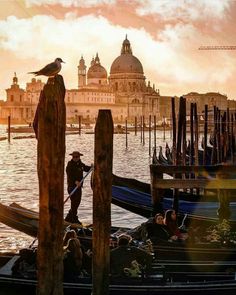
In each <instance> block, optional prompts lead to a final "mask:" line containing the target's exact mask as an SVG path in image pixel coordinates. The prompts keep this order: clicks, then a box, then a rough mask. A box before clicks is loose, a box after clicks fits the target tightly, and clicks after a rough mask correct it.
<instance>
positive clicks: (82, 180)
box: [64, 166, 93, 204]
mask: <svg viewBox="0 0 236 295" xmlns="http://www.w3.org/2000/svg"><path fill="white" fill-rule="evenodd" d="M92 170H93V166H92V167H91V168H90V170H89V171H88V172H87V173H86V174H85V175H84V177H83V178H82V179H81V181H80V185H79V186H76V187H75V188H74V189H73V191H72V192H71V193H70V194H69V196H68V197H67V198H66V199H65V201H64V204H65V203H66V202H67V201H68V200H69V198H70V197H71V196H72V195H73V194H74V192H75V191H76V190H77V189H78V188H79V187H80V186H81V185H82V183H83V182H84V180H85V178H86V177H87V176H88V175H89V173H90V172H91V171H92Z"/></svg>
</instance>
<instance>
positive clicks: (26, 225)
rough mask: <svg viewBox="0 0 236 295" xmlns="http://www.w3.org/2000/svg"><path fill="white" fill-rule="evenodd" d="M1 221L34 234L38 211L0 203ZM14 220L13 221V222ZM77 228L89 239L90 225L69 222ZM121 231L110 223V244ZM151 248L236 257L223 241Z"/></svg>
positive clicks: (171, 253) (183, 257)
mask: <svg viewBox="0 0 236 295" xmlns="http://www.w3.org/2000/svg"><path fill="white" fill-rule="evenodd" d="M0 213H1V214H0V221H1V222H3V223H4V224H6V225H8V226H11V227H13V228H15V229H17V230H19V231H22V232H24V233H26V234H28V235H30V236H33V237H36V236H37V232H38V218H39V215H38V213H36V212H34V211H31V210H27V209H25V208H22V207H20V206H18V205H17V204H12V205H11V206H5V205H2V204H0ZM13 221H14V222H13ZM64 226H65V228H66V227H68V226H70V224H69V223H68V222H65V223H64ZM72 226H73V227H74V228H77V232H78V235H79V237H80V239H81V241H82V243H84V244H86V246H88V245H91V242H92V225H84V226H82V227H81V226H80V225H76V224H73V225H72ZM122 232H126V233H127V232H130V229H129V228H120V227H112V229H111V241H112V245H113V246H115V245H116V239H117V237H118V236H119V235H120V234H121V233H122ZM134 243H138V245H140V246H141V247H145V244H144V243H143V242H142V241H138V240H134ZM153 250H154V252H155V254H156V257H157V259H158V260H164V261H167V260H170V259H171V260H179V261H197V260H202V261H204V260H212V261H234V260H236V249H235V244H234V243H231V245H227V244H226V243H224V241H222V242H217V243H216V242H214V243H212V242H207V241H199V242H197V243H195V244H193V243H191V244H190V243H185V244H184V243H170V242H165V243H158V244H157V245H153Z"/></svg>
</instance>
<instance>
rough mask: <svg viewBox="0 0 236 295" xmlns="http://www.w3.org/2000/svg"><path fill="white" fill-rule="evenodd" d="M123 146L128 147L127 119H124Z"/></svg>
mask: <svg viewBox="0 0 236 295" xmlns="http://www.w3.org/2000/svg"><path fill="white" fill-rule="evenodd" d="M125 147H126V149H127V148H128V123H127V119H126V120H125Z"/></svg>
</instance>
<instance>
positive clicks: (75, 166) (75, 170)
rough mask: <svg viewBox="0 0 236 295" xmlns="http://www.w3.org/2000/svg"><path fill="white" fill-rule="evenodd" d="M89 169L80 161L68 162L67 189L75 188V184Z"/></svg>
mask: <svg viewBox="0 0 236 295" xmlns="http://www.w3.org/2000/svg"><path fill="white" fill-rule="evenodd" d="M90 168H91V167H90V166H87V165H85V164H84V163H83V162H82V161H81V160H79V161H78V162H75V161H73V160H70V161H69V162H68V163H67V166H66V174H67V185H68V188H74V187H75V186H76V184H75V182H76V181H81V180H82V178H83V172H84V171H85V172H88V171H89V170H90Z"/></svg>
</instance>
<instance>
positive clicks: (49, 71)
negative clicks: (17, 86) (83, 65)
mask: <svg viewBox="0 0 236 295" xmlns="http://www.w3.org/2000/svg"><path fill="white" fill-rule="evenodd" d="M62 62H63V63H65V62H64V61H63V60H62V59H61V58H60V57H58V58H56V59H55V61H54V62H52V63H50V64H48V65H46V66H45V67H44V68H42V69H41V70H39V71H35V72H29V73H28V74H34V75H35V76H47V77H54V76H56V75H57V74H58V73H59V72H60V70H61V63H62Z"/></svg>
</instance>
